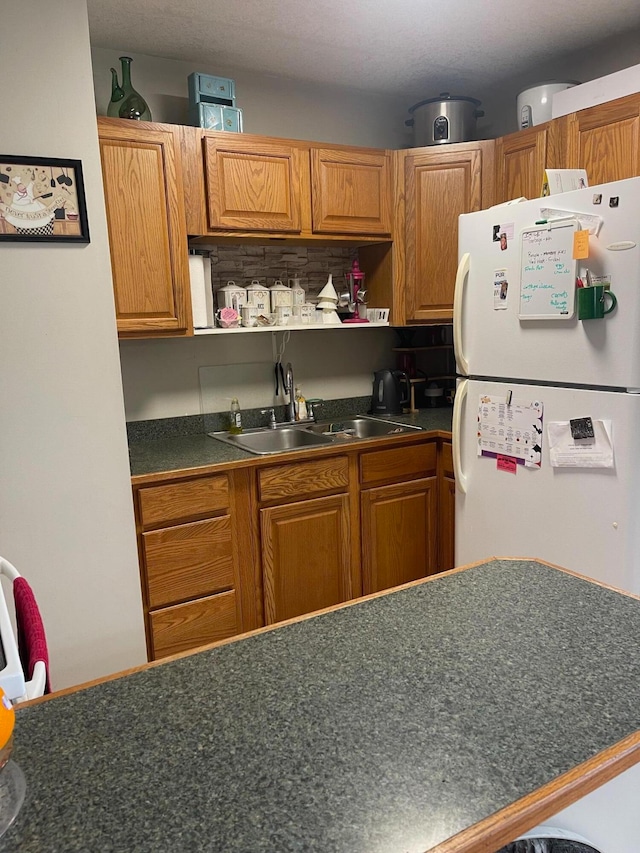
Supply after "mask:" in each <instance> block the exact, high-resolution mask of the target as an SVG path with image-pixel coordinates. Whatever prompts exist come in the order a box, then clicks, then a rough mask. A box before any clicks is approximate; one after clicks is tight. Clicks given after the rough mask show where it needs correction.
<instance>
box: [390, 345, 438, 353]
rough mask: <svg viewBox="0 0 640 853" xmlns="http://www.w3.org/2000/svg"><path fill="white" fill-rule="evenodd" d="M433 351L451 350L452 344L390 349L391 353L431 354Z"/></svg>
mask: <svg viewBox="0 0 640 853" xmlns="http://www.w3.org/2000/svg"><path fill="white" fill-rule="evenodd" d="M434 349H453V344H434V346H432V347H392V352H431V350H434Z"/></svg>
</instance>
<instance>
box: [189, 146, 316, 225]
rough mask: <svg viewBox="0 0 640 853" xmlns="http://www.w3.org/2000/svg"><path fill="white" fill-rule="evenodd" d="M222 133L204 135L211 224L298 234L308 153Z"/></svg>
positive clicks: (292, 147)
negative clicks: (219, 134) (303, 169)
mask: <svg viewBox="0 0 640 853" xmlns="http://www.w3.org/2000/svg"><path fill="white" fill-rule="evenodd" d="M222 137H223V138H221V137H220V136H215V137H213V136H205V139H204V146H205V163H206V186H207V205H208V212H209V226H210V228H212V229H217V230H226V231H289V232H294V233H295V232H299V231H300V230H301V215H300V204H301V200H300V196H301V186H302V168H303V164H304V160H305V152H304V151H302V150H301V149H298V148H295V147H294V146H291V145H286V144H284V143H282V144H279V143H276V142H260V141H256V140H250V141H246V140H243V139H237V138H236V134H223V135H222ZM306 156H307V157H308V155H306ZM307 170H308V166H307Z"/></svg>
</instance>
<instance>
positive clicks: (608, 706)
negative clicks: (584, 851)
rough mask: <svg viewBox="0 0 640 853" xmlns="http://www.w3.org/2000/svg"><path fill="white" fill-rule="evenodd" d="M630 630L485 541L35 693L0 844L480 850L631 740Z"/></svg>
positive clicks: (633, 624) (548, 809)
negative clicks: (216, 638)
mask: <svg viewBox="0 0 640 853" xmlns="http://www.w3.org/2000/svg"><path fill="white" fill-rule="evenodd" d="M639 642H640V601H638V600H637V599H635V598H634V597H631V596H627V595H624V594H621V593H618V592H616V591H613V590H610V589H608V588H605V587H603V586H601V585H598V584H595V583H593V582H590V581H587V580H585V579H582V578H579V577H576V576H574V575H572V574H570V573H566V572H564V571H561V570H558V569H557V568H554V567H551V566H548V565H545V564H542V563H539V562H532V561H518V560H493V561H489V562H487V563H484V564H481V565H477V566H472V567H468V568H465V569H462V570H454V571H453V572H449V573H447V574H445V575H441V576H436V577H435V578H432V579H429V580H423V581H418V582H415V583H413V584H410V585H408V586H406V587H403V588H399V589H397V590H394V591H391V592H385V593H382V594H377V595H375V596H371V597H369V598H367V599H361V600H359V601H358V602H356V603H350V604H347V605H342V606H339V607H337V608H334V609H332V610H330V611H328V612H325V613H321V614H316V615H312V616H310V617H305V618H302V619H299V620H297V621H295V622H292V623H289V624H285V625H282V626H276V627H274V628H271V629H261V630H260V631H258V632H255V633H254V634H253V635H249V636H247V637H245V638H239V639H236V640H233V641H225V642H224V643H222V644H219V645H217V646H215V647H212V648H208V649H206V650H202V651H200V652H198V653H196V654H192V655H189V656H183V657H180V658H178V659H175V660H171V661H168V662H164V663H161V664H159V665H151V666H148V667H145V668H141V669H140V670H138V671H134V672H132V673H130V674H124V675H123V677H117V678H114V679H112V680H107V681H104V682H101V683H99V684H96V685H93V686H89V687H86V688H84V689H79V690H76V691H72V692H69V693H67V694H64V695H60V696H53V697H51V698H49V699H45V700H39V701H38V702H36V703H33V704H31V705H30V706H26V707H23V708H20V709H19V710H18V713H17V721H16V731H15V751H14V758H15V761H16V762H17V763H18V764H19V765H20V766H21V767H22V769H23V771H24V773H25V775H26V778H27V785H28V789H27V797H26V801H25V804H24V806H23V808H22V810H21V812H20V814H19V816H18V818H17V821H16V823H15V825H14V826H13V827H11V828H10V829H9V831H8V833H7V834H6V836H5V837H4V838H3V841H2V849H3V850H5V851H11V853H13V851H16V853H17V851H20V853H31V852H32V851H33V853H35V851H38V853H46V851H61V850H64V851H65V853H74V851H83V853H87V851H96V853H97V851H100V853H103V851H133V850H136V851H163V853H164V851H167V850H176V851H216V853H218V852H219V851H225V853H267V851H273V853H288V851H291V853H293V851H296V853H298V851H318V853H320V851H322V853H329V851H332V853H365V851H366V853H424V851H435V852H436V853H453V851H456V853H480V851H482V853H488V851H491V850H497V849H498V848H499V847H500V846H502V844H505V843H507V842H508V841H510V840H512V839H513V838H514V837H515V836H517V835H518V834H519V833H520V832H521V831H524V830H525V829H527V828H530V827H531V826H533V825H534V824H536V823H539V822H541V821H542V820H544V818H546V817H548V816H549V815H551V814H553V813H554V812H556V811H558V810H559V809H560V808H564V807H565V806H566V805H568V804H569V803H570V802H572V801H573V800H575V799H577V798H578V797H579V796H581V795H582V794H584V793H586V792H587V790H589V785H590V786H591V787H592V788H593V787H597V785H598V784H601V783H602V782H604V781H606V779H607V778H609V777H610V776H613V775H616V773H618V772H621V771H622V770H624V769H626V768H627V767H629V766H631V765H632V764H634V763H636V762H637V761H638V760H639V759H640V731H638V730H639V729H640V710H639V709H640V656H638V654H637V649H638V645H639ZM607 774H608V775H607Z"/></svg>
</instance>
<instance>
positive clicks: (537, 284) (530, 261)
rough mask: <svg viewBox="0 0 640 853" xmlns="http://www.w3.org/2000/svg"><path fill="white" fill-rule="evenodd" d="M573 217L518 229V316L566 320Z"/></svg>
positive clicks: (570, 308) (571, 301)
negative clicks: (520, 248)
mask: <svg viewBox="0 0 640 853" xmlns="http://www.w3.org/2000/svg"><path fill="white" fill-rule="evenodd" d="M577 229H578V223H577V222H576V221H575V220H571V221H570V222H567V221H564V222H563V223H562V224H561V225H560V224H559V225H557V226H553V224H549V225H546V224H544V225H541V226H532V227H531V228H528V229H526V230H525V231H523V232H522V255H521V261H522V266H521V270H520V314H519V316H520V319H521V320H547V319H560V320H567V319H570V318H571V317H573V314H574V311H575V287H576V260H575V258H574V254H573V250H574V240H573V238H574V234H575V233H576V231H577Z"/></svg>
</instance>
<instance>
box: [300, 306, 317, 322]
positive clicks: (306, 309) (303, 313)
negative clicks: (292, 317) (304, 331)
mask: <svg viewBox="0 0 640 853" xmlns="http://www.w3.org/2000/svg"><path fill="white" fill-rule="evenodd" d="M298 311H299V312H300V322H301V323H302V324H303V325H305V326H307V325H310V324H311V323H313V321H314V318H315V314H316V306H315V305H312V304H311V303H310V302H305V303H304V305H300V306H299V307H298Z"/></svg>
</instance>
